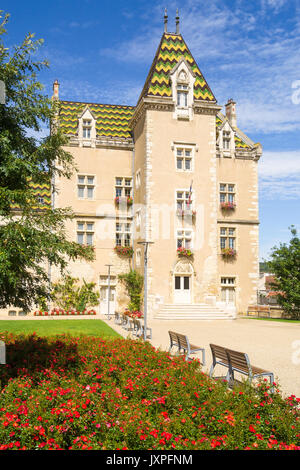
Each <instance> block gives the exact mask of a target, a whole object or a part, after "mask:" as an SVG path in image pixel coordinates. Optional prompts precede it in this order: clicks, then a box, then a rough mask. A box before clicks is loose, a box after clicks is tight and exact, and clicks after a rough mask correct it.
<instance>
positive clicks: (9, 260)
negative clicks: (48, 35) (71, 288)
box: [0, 12, 94, 310]
mask: <svg viewBox="0 0 300 470" xmlns="http://www.w3.org/2000/svg"><path fill="white" fill-rule="evenodd" d="M1 15H2V16H1ZM8 18H9V15H8V14H6V15H4V16H3V14H2V12H0V80H2V81H3V82H4V84H5V89H6V101H5V104H0V218H1V219H0V220H1V225H0V307H2V308H4V307H6V306H8V305H14V306H16V307H20V308H22V309H24V310H29V309H30V308H31V307H32V306H33V304H34V303H35V302H37V301H38V299H42V298H48V296H49V283H48V266H49V265H53V266H57V267H58V268H59V269H60V271H61V272H64V270H65V268H66V267H67V265H68V262H69V260H70V259H71V260H75V259H78V258H84V259H87V260H92V259H93V257H94V253H93V249H92V248H91V247H84V246H81V245H79V244H77V243H75V242H71V241H68V240H67V238H66V233H65V221H66V220H67V219H71V218H72V217H73V213H72V211H71V209H70V208H62V209H53V208H51V207H49V208H48V209H47V210H40V209H39V202H38V201H37V197H36V195H35V193H34V191H33V189H32V186H33V185H35V186H37V185H44V184H48V185H50V182H51V181H52V179H53V177H54V176H55V175H58V176H65V177H68V178H69V177H70V176H71V174H72V171H73V170H74V168H75V167H74V163H73V158H72V155H71V154H70V153H68V152H66V151H65V150H64V148H63V145H64V144H66V143H67V140H66V138H65V137H64V136H63V135H62V133H61V132H60V130H59V128H57V129H56V132H53V133H52V135H50V136H47V137H45V138H41V137H40V134H41V131H42V130H43V129H44V128H45V127H46V128H50V127H51V123H52V126H53V123H55V116H56V115H57V114H56V113H57V104H55V103H52V101H51V99H49V98H48V97H46V96H45V95H44V94H43V91H42V90H43V86H42V84H41V83H40V82H39V81H38V79H37V74H38V73H39V72H40V71H41V70H42V69H43V68H45V67H48V63H47V61H34V60H33V57H34V54H35V52H36V50H37V49H38V47H39V46H40V45H41V44H42V42H43V41H42V40H34V35H33V34H28V35H27V36H26V37H25V39H24V41H23V42H22V44H20V45H18V46H15V47H14V48H13V49H12V50H11V49H9V48H7V47H5V45H4V38H5V35H6V25H7V22H8Z"/></svg>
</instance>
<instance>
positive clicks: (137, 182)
mask: <svg viewBox="0 0 300 470" xmlns="http://www.w3.org/2000/svg"><path fill="white" fill-rule="evenodd" d="M135 185H136V188H137V189H138V188H139V187H140V186H141V170H138V171H137V172H136V175H135Z"/></svg>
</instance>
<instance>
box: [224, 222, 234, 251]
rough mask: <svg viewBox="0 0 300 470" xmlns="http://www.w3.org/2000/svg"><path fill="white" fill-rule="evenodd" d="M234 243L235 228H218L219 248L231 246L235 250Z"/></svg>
mask: <svg viewBox="0 0 300 470" xmlns="http://www.w3.org/2000/svg"><path fill="white" fill-rule="evenodd" d="M235 245H236V231H235V228H231V227H230V228H229V227H221V228H220V248H221V250H224V249H225V248H231V249H233V250H235Z"/></svg>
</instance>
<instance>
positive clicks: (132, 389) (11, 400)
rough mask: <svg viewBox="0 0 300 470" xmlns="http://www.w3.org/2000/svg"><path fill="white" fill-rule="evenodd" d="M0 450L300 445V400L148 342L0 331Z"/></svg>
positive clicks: (225, 447) (285, 447) (271, 447)
mask: <svg viewBox="0 0 300 470" xmlns="http://www.w3.org/2000/svg"><path fill="white" fill-rule="evenodd" d="M0 340H4V341H5V343H6V344H7V365H5V366H4V365H3V366H1V367H0V393H1V408H0V449H2V450H3V449H4V450H5V449H14V450H16V449H37V450H39V449H65V450H70V449H80V450H83V449H103V450H104V449H107V450H117V449H124V450H125V449H129V450H131V449H134V450H138V449H145V450H156V449H159V450H174V449H175V450H176V449H274V450H277V449H298V450H300V442H299V436H300V435H299V410H297V408H296V406H297V405H299V401H300V400H299V399H296V397H295V396H291V397H289V398H288V399H283V398H282V397H281V395H280V394H279V392H278V391H276V392H275V393H274V394H271V393H270V390H269V386H268V385H267V382H263V383H262V384H261V385H260V386H258V387H256V388H255V389H254V388H243V390H242V389H240V390H239V389H236V390H235V391H231V390H228V389H227V387H226V386H225V384H224V383H222V382H220V381H214V380H213V379H210V378H209V377H208V376H207V375H206V374H204V373H202V372H201V368H200V364H199V362H198V361H195V360H194V361H192V362H191V363H188V362H186V361H185V360H184V359H183V358H182V357H170V356H169V355H168V353H166V352H163V351H159V350H155V348H154V347H153V346H152V345H151V344H150V343H148V342H145V343H144V342H142V341H133V340H124V339H117V340H114V341H108V340H103V339H101V338H93V337H91V336H81V337H79V338H72V337H68V336H66V335H61V336H57V337H48V338H40V337H38V336H36V335H35V334H33V335H32V336H29V337H28V336H27V337H26V336H24V335H18V336H17V335H13V334H10V333H5V334H0Z"/></svg>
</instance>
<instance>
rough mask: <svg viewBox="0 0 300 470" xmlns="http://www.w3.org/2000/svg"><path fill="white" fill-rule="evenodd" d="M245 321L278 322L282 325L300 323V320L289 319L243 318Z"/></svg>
mask: <svg viewBox="0 0 300 470" xmlns="http://www.w3.org/2000/svg"><path fill="white" fill-rule="evenodd" d="M244 318H246V319H247V320H248V319H249V320H263V321H279V322H282V323H300V320H292V319H291V318H261V317H244Z"/></svg>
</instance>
